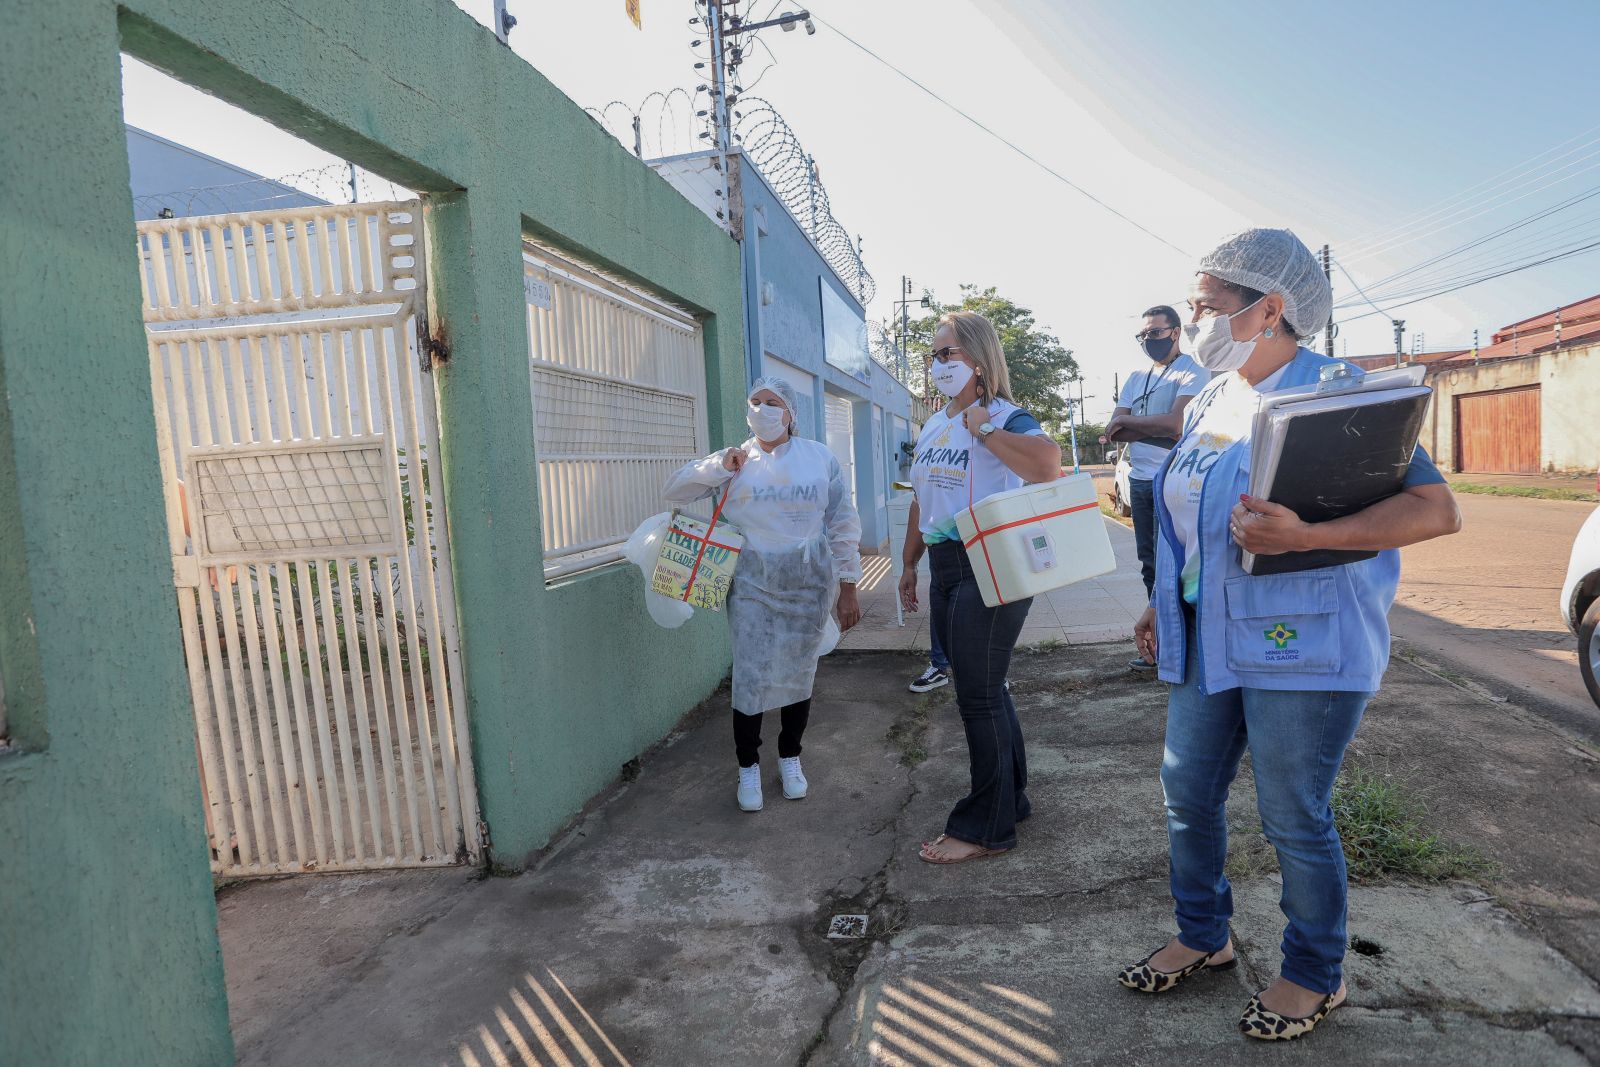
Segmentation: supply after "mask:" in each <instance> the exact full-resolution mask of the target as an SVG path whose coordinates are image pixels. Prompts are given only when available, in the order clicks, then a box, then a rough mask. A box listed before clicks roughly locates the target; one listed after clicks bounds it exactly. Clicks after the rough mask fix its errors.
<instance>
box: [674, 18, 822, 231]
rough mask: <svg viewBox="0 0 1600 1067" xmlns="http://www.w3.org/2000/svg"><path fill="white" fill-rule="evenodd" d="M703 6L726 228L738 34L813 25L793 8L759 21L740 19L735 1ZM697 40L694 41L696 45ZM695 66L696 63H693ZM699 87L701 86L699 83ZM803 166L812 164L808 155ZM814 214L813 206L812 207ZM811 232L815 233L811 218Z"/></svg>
mask: <svg viewBox="0 0 1600 1067" xmlns="http://www.w3.org/2000/svg"><path fill="white" fill-rule="evenodd" d="M702 2H703V3H704V4H705V5H706V16H705V19H706V31H707V34H708V35H709V37H708V40H709V43H710V45H711V85H710V87H709V88H710V92H711V126H712V133H711V138H712V144H713V145H715V147H716V151H717V166H718V169H720V170H721V172H722V189H721V190H720V192H721V195H722V205H723V217H724V218H725V219H726V220H727V222H728V223H729V225H730V227H731V226H732V223H733V205H732V203H731V202H730V200H729V196H730V186H729V183H728V154H729V153H730V152H731V151H732V150H733V119H732V109H733V102H734V100H735V99H737V97H734V98H730V97H729V96H728V75H729V73H730V72H731V71H732V70H733V69H734V68H737V67H738V65H739V64H740V63H742V62H744V50H743V49H742V48H741V47H740V44H739V40H738V39H739V37H740V35H742V34H746V33H754V32H756V31H757V30H764V29H767V28H768V27H770V26H777V27H779V28H780V29H783V30H785V31H788V30H793V29H794V28H795V27H796V26H797V25H800V24H802V23H803V24H804V25H805V28H806V33H807V34H814V33H816V32H817V28H816V26H815V25H813V23H812V21H811V12H809V11H793V12H790V13H789V14H787V15H779V16H778V17H777V18H775V19H766V20H764V21H762V22H744V21H742V20H741V19H740V18H739V16H738V14H737V10H736V9H737V7H738V0H695V3H696V7H697V8H698V6H699V4H700V3H702ZM728 8H732V9H735V10H734V11H733V12H731V13H730V14H729V15H728V17H727V20H726V22H724V20H723V11H724V9H728ZM730 42H732V48H733V57H732V60H731V61H730V60H729V58H728V48H729V43H730ZM699 44H700V42H699V41H696V42H695V45H696V46H698V45H699ZM695 65H696V66H699V64H695ZM700 88H702V89H705V88H707V87H706V86H704V85H702V86H701V87H700ZM806 163H807V166H808V167H811V166H813V164H812V163H811V160H810V158H809V157H807V160H806ZM813 180H814V174H813V175H808V177H807V181H813ZM813 214H815V209H813ZM812 232H813V233H815V232H816V225H815V222H814V221H813V225H812Z"/></svg>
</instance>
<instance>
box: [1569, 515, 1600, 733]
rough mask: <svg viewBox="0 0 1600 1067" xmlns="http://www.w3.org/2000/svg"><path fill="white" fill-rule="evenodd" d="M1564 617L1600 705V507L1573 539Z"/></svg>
mask: <svg viewBox="0 0 1600 1067" xmlns="http://www.w3.org/2000/svg"><path fill="white" fill-rule="evenodd" d="M1597 489H1600V486H1597ZM1561 617H1562V618H1563V619H1565V620H1566V622H1567V626H1568V627H1569V628H1570V629H1571V630H1572V632H1573V633H1575V634H1577V635H1578V669H1579V670H1580V671H1582V672H1583V684H1584V685H1585V686H1586V687H1587V688H1588V690H1589V698H1590V699H1591V700H1593V701H1594V702H1595V704H1596V705H1597V706H1600V508H1596V509H1595V510H1594V514H1592V515H1590V516H1589V518H1588V520H1587V521H1586V522H1585V523H1584V524H1583V526H1582V528H1581V529H1579V530H1578V537H1577V540H1575V541H1574V542H1573V543H1572V559H1571V562H1569V563H1568V564H1567V580H1566V581H1565V582H1563V583H1562V585H1561Z"/></svg>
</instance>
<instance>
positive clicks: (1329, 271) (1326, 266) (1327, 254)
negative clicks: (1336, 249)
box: [1322, 245, 1338, 358]
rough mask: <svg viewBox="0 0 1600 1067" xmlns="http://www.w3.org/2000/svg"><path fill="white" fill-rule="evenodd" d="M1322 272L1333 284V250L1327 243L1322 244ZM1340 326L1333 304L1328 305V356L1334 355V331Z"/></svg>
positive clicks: (1324, 334)
mask: <svg viewBox="0 0 1600 1067" xmlns="http://www.w3.org/2000/svg"><path fill="white" fill-rule="evenodd" d="M1322 273H1323V275H1324V276H1325V277H1326V278H1327V279H1328V286H1329V287H1330V288H1331V287H1332V286H1333V252H1332V251H1331V250H1330V249H1329V247H1328V246H1327V245H1323V246H1322ZM1337 328H1338V327H1336V326H1334V324H1333V306H1332V305H1331V304H1330V305H1329V306H1328V325H1327V327H1326V328H1325V329H1323V331H1322V351H1323V354H1325V355H1327V356H1328V357H1330V358H1331V357H1332V356H1333V333H1334V330H1336V329H1337Z"/></svg>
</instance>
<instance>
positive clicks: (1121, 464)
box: [1106, 448, 1133, 519]
mask: <svg viewBox="0 0 1600 1067" xmlns="http://www.w3.org/2000/svg"><path fill="white" fill-rule="evenodd" d="M1106 458H1107V459H1109V460H1111V461H1112V462H1113V463H1115V464H1116V465H1117V466H1116V473H1115V475H1114V476H1113V477H1112V480H1111V506H1112V507H1114V508H1116V509H1117V514H1118V515H1121V516H1122V517H1123V518H1125V519H1126V518H1128V517H1129V516H1131V515H1132V514H1133V496H1132V495H1131V493H1132V491H1131V490H1130V489H1129V488H1128V478H1129V476H1130V475H1131V474H1132V472H1133V464H1131V463H1129V462H1128V450H1127V449H1126V448H1114V449H1112V450H1111V451H1110V452H1107V453H1106Z"/></svg>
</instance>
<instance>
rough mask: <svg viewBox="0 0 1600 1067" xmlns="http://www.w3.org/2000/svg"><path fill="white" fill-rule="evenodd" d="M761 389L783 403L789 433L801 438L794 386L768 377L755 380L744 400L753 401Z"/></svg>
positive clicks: (797, 400)
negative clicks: (787, 415)
mask: <svg viewBox="0 0 1600 1067" xmlns="http://www.w3.org/2000/svg"><path fill="white" fill-rule="evenodd" d="M763 389H768V390H770V391H772V392H774V393H776V394H777V395H778V399H779V400H781V401H783V406H784V407H786V408H788V409H789V432H790V433H792V434H794V435H795V436H796V437H799V436H801V433H800V395H799V394H798V393H796V392H795V391H794V386H792V385H790V384H789V382H788V381H787V380H786V379H783V378H778V377H774V376H772V375H768V376H766V377H763V378H757V379H756V380H755V381H753V382H751V383H750V392H749V393H748V394H746V399H748V400H754V399H755V395H756V394H757V393H759V392H761V390H763Z"/></svg>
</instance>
